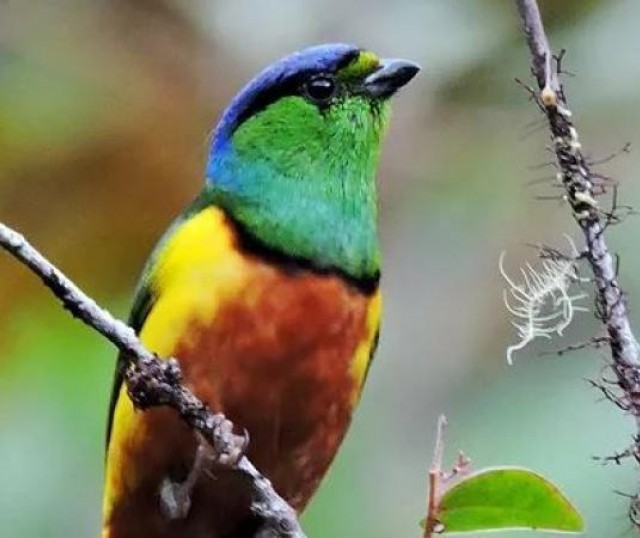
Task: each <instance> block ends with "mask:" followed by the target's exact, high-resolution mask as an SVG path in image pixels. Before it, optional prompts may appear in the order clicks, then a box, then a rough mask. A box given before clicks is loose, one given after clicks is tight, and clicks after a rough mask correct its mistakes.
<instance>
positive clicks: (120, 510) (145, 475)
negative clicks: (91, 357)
mask: <svg viewBox="0 0 640 538" xmlns="http://www.w3.org/2000/svg"><path fill="white" fill-rule="evenodd" d="M419 69H420V68H419V66H418V65H417V64H416V63H414V62H411V61H408V60H402V59H383V58H380V57H379V56H378V55H376V54H375V53H374V52H372V51H370V50H368V49H365V48H361V47H358V46H355V45H350V44H343V43H335V44H323V45H316V46H311V47H308V48H305V49H302V50H300V51H297V52H294V53H292V54H289V55H288V56H285V57H284V58H282V59H280V60H278V61H276V62H275V63H273V64H271V65H269V66H268V67H266V68H265V69H264V70H263V71H261V72H260V73H259V74H258V75H257V76H256V77H255V78H253V79H252V80H251V81H250V82H248V84H247V85H246V86H245V87H244V88H243V89H242V90H241V91H240V92H239V93H238V94H237V95H236V97H235V98H233V99H232V101H231V103H230V104H229V106H228V108H226V110H225V111H224V113H223V114H222V116H221V119H220V121H219V123H218V125H217V127H216V128H215V130H214V132H213V136H212V139H211V144H210V149H209V152H208V155H207V160H206V166H205V171H204V176H205V177H204V182H203V183H204V184H203V187H202V190H201V192H200V193H199V194H198V195H197V196H196V197H195V199H194V201H193V202H192V203H191V204H190V205H189V206H188V207H187V208H186V209H185V210H184V211H183V212H182V214H181V215H179V216H178V217H177V218H176V219H175V220H174V222H173V223H172V224H171V225H170V226H169V228H168V230H167V231H166V232H165V233H164V235H163V236H162V237H161V239H160V240H159V242H158V243H157V245H156V247H155V248H154V249H153V251H152V253H151V255H150V257H149V259H148V261H147V263H146V266H145V268H144V270H143V272H142V276H141V278H140V281H139V284H138V287H137V292H136V295H135V299H134V303H133V307H132V311H131V315H130V320H129V323H130V326H131V327H132V328H133V329H134V330H135V331H136V333H137V334H138V335H139V337H140V339H141V341H142V343H143V344H144V345H145V346H147V347H148V348H149V349H150V350H151V351H153V352H154V353H156V354H157V355H158V356H159V357H162V358H167V357H176V358H177V359H178V361H179V363H180V366H181V369H182V375H183V379H184V383H185V384H186V385H187V386H188V387H189V388H190V389H191V390H192V391H194V393H195V394H196V395H197V396H198V397H199V398H201V399H202V400H203V401H204V402H205V403H206V404H207V405H208V406H209V407H210V408H211V410H212V411H215V412H220V413H224V415H225V416H226V417H227V418H229V419H230V420H231V421H232V422H233V424H234V427H235V428H237V429H238V431H246V432H248V435H249V438H250V441H249V443H248V447H247V452H246V455H247V457H248V458H249V459H250V460H251V461H252V462H253V463H254V465H255V466H256V467H257V468H258V469H259V470H260V472H261V473H263V474H264V475H265V476H266V477H267V478H268V479H269V480H271V482H272V484H273V486H274V488H275V489H276V491H277V492H278V493H279V494H280V495H281V496H282V497H283V498H284V499H285V500H286V501H287V502H288V503H289V504H290V505H291V506H292V507H293V508H294V509H295V510H296V512H297V513H301V512H302V511H303V510H304V508H305V507H306V506H307V505H308V503H309V501H310V500H311V498H312V496H313V495H314V493H315V492H316V490H317V489H318V486H319V484H320V482H321V480H322V478H323V477H324V476H325V474H326V472H327V470H328V468H329V466H330V464H331V462H332V460H333V458H334V456H335V454H336V452H337V451H338V448H339V446H340V444H341V442H342V440H343V438H344V436H345V433H346V431H347V429H348V426H349V424H350V421H351V418H352V415H353V412H354V409H355V407H356V405H357V403H358V401H359V399H360V395H361V391H362V387H363V384H364V381H365V379H366V377H367V373H368V370H369V366H370V364H371V359H372V357H373V355H374V353H375V349H376V347H377V341H378V335H379V329H380V319H381V311H382V299H381V292H380V285H379V284H380V266H381V253H380V245H379V239H378V231H377V228H378V224H377V221H378V205H379V202H378V188H377V179H376V175H377V165H378V161H379V155H380V150H381V143H382V140H383V138H384V133H385V131H386V127H387V124H388V119H389V105H390V98H391V97H392V96H393V95H394V94H395V93H396V91H397V90H399V89H400V88H401V87H403V86H404V85H406V84H407V83H408V82H409V81H410V80H411V79H413V78H414V76H415V75H416V74H417V73H418V71H419ZM127 365H128V358H127V357H126V356H125V355H123V354H121V355H120V356H119V357H118V362H117V366H116V371H115V376H114V382H113V391H112V398H111V405H110V408H109V418H108V427H107V430H108V431H107V448H106V463H105V483H104V496H103V524H102V538H142V537H144V538H167V537H172V538H205V537H206V538H239V537H245V536H247V537H250V536H253V533H254V532H256V529H258V528H259V521H258V520H257V516H255V515H254V514H252V513H250V510H249V509H248V507H249V506H250V501H251V497H250V495H251V493H250V487H249V486H250V485H249V484H247V478H246V476H243V475H242V473H240V472H239V471H234V470H232V469H228V468H215V467H213V468H211V469H205V470H204V471H203V472H202V473H201V474H200V475H198V476H197V477H196V479H195V483H194V485H193V488H192V490H191V493H190V497H189V505H188V509H187V510H184V511H183V513H180V514H168V513H167V510H166V507H165V509H163V502H162V499H163V487H164V485H166V484H167V483H169V484H180V483H182V482H184V481H185V480H186V477H188V476H189V473H190V470H191V469H192V468H193V466H194V462H195V458H196V452H197V449H198V439H197V438H196V436H195V434H194V432H193V431H192V430H191V429H190V428H189V427H188V426H186V425H185V424H184V423H183V422H182V421H181V420H180V418H179V416H178V415H177V413H175V412H174V411H173V410H171V409H168V408H153V409H149V410H145V411H138V410H136V409H135V408H134V406H133V404H132V402H131V400H130V398H129V396H128V394H127V390H126V387H125V386H124V385H123V377H124V373H125V370H126V368H127ZM167 481H168V482H167Z"/></svg>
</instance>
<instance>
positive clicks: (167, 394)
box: [0, 223, 305, 538]
mask: <svg viewBox="0 0 640 538" xmlns="http://www.w3.org/2000/svg"><path fill="white" fill-rule="evenodd" d="M0 246H1V247H2V248H3V249H4V250H6V251H7V252H8V253H9V254H11V255H12V256H13V257H14V258H16V259H17V260H18V261H20V262H21V263H23V264H24V265H26V266H27V267H29V269H31V271H32V272H34V273H35V274H36V275H37V276H38V277H39V278H40V280H42V282H43V283H44V285H45V286H46V287H47V288H49V289H50V290H51V292H52V293H53V294H54V295H55V296H56V297H57V298H58V299H59V300H60V301H61V303H62V305H63V307H64V308H65V309H66V310H68V311H69V312H70V313H71V315H72V316H74V317H76V318H78V319H79V320H81V321H82V322H83V323H85V324H86V325H88V326H90V327H92V328H93V329H95V330H96V331H98V332H99V333H100V334H102V335H103V336H104V337H106V338H107V339H108V340H109V341H110V342H111V343H112V344H114V345H115V346H116V347H117V348H118V349H120V351H122V352H123V353H125V354H126V355H127V356H128V357H129V358H130V366H129V368H128V369H127V371H126V372H125V382H126V385H127V389H128V392H129V396H130V398H131V400H132V402H133V403H134V405H135V406H136V407H137V408H138V409H147V408H150V407H157V406H162V405H166V406H169V407H171V408H172V409H174V410H175V411H176V412H177V413H178V414H179V416H180V418H181V419H182V420H183V421H184V422H185V423H187V424H188V425H189V426H190V427H191V428H192V429H193V430H194V432H197V433H198V434H200V436H201V437H202V438H203V439H204V440H206V441H207V443H209V445H210V446H211V449H212V451H213V453H214V455H215V459H216V460H217V462H218V463H220V464H222V465H228V466H230V467H232V468H234V469H236V470H238V471H240V472H243V473H245V474H247V475H249V476H250V477H251V480H252V484H253V500H252V505H251V509H252V511H253V513H254V514H256V515H257V516H259V517H260V518H261V520H262V521H263V525H262V528H261V530H260V532H259V535H260V536H264V537H267V536H269V537H273V538H276V537H283V538H304V536H305V535H304V533H303V531H302V529H301V527H300V524H299V523H298V519H297V516H296V513H295V511H294V510H293V508H291V507H290V506H289V505H288V504H287V503H286V501H285V500H284V499H282V497H280V496H279V495H278V494H277V493H276V491H275V489H274V488H273V486H272V485H271V483H270V482H269V480H267V479H266V478H265V477H264V476H263V475H262V474H261V473H260V472H259V471H258V470H257V469H256V468H255V466H254V465H253V464H252V463H251V462H250V461H249V459H248V458H247V457H246V456H245V455H244V454H243V451H244V448H245V444H246V442H245V438H244V437H242V436H237V435H234V434H233V432H232V425H231V423H230V422H229V421H228V420H227V419H226V418H225V417H224V415H222V414H216V413H213V412H212V411H211V410H210V409H209V408H208V407H207V406H206V405H205V404H204V403H203V402H202V401H200V400H199V399H198V398H197V397H196V396H195V395H194V394H193V393H192V392H191V391H190V390H189V389H188V388H186V387H185V386H184V385H182V377H181V373H180V366H179V363H178V361H177V360H176V359H173V358H171V359H168V360H160V359H159V358H158V357H157V356H156V355H155V354H153V353H151V352H150V351H149V350H148V349H146V348H145V347H144V346H143V345H142V343H141V342H140V340H139V339H138V337H137V336H136V334H135V332H134V331H133V329H131V327H129V326H128V325H126V324H125V323H123V322H122V321H120V320H118V319H116V318H114V317H113V316H112V315H111V314H110V313H109V312H107V311H106V310H104V309H103V308H101V307H100V306H98V304H97V303H96V302H95V301H94V300H93V299H91V298H90V297H89V296H87V295H86V294H85V293H84V292H83V291H82V290H81V289H80V288H78V286H76V285H75V284H74V283H73V282H72V281H71V280H70V279H69V278H68V277H66V276H65V275H64V274H63V273H62V272H61V271H60V270H59V269H58V268H56V267H55V266H54V265H53V264H52V263H51V262H49V261H48V260H47V259H46V258H45V257H44V256H43V255H42V254H40V253H39V252H38V251H37V250H36V249H35V248H34V247H33V246H32V245H31V244H29V242H28V241H27V240H26V239H25V238H24V236H22V235H21V234H20V233H18V232H16V231H15V230H13V229H11V228H9V227H8V226H6V225H4V224H2V223H0Z"/></svg>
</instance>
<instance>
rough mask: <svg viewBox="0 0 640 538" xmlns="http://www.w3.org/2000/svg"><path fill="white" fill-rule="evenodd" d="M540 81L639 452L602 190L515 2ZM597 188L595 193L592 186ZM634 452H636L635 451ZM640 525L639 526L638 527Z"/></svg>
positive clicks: (535, 36) (637, 355)
mask: <svg viewBox="0 0 640 538" xmlns="http://www.w3.org/2000/svg"><path fill="white" fill-rule="evenodd" d="M516 4H517V7H518V11H519V13H520V18H521V19H522V23H523V27H524V33H525V36H526V41H527V44H528V46H529V51H530V53H531V58H532V72H533V75H534V76H535V78H536V80H537V82H538V89H539V92H536V98H537V101H538V105H539V107H540V108H541V109H542V110H543V112H544V114H545V115H546V117H547V120H548V125H549V130H550V132H551V138H552V142H553V149H554V152H555V156H556V160H557V166H558V171H559V173H560V176H561V177H560V179H561V181H562V184H563V186H564V189H565V195H566V199H567V201H568V202H569V205H570V207H571V210H572V212H573V216H574V218H575V220H576V222H577V223H578V225H579V226H580V229H581V230H582V232H583V235H584V239H585V253H584V256H585V258H586V259H587V261H588V263H589V265H590V267H591V270H592V272H593V278H594V283H595V286H596V298H597V301H596V303H597V308H596V314H597V316H598V317H599V318H600V320H601V321H602V323H603V324H604V326H605V328H606V331H607V335H608V343H609V346H610V349H611V358H612V364H611V367H612V369H613V371H614V372H615V375H616V382H617V384H618V386H619V388H620V389H621V392H622V400H624V403H625V406H626V408H627V409H628V410H629V412H630V413H631V414H632V415H633V416H634V418H635V421H636V427H637V431H638V434H637V435H636V440H635V441H634V443H635V444H636V448H640V350H639V348H638V342H637V340H636V338H635V336H634V334H633V331H632V329H631V324H630V323H629V317H628V312H627V305H626V302H625V297H624V293H623V291H622V289H621V288H620V285H619V283H618V277H617V271H616V263H615V262H614V256H612V254H611V251H610V250H609V248H608V247H607V243H606V241H605V233H604V232H605V229H606V227H607V223H608V222H607V216H606V214H603V212H602V211H601V210H600V209H599V208H598V203H597V200H595V195H596V194H597V193H598V192H602V190H603V189H604V187H605V186H603V185H602V180H601V178H600V177H599V176H598V175H597V174H595V173H594V172H593V171H592V170H591V166H590V163H589V162H588V160H587V159H586V158H585V156H584V153H583V151H582V146H581V144H580V141H579V138H578V132H577V131H576V128H575V126H574V123H573V120H572V116H571V112H570V110H569V107H568V105H567V101H566V96H565V93H564V89H563V87H562V84H561V82H560V80H559V77H558V73H559V72H560V66H559V63H560V59H559V58H557V57H556V58H554V56H553V55H552V53H551V49H550V47H549V42H548V39H547V36H546V34H545V31H544V26H543V24H542V19H541V17H540V10H539V8H538V5H537V2H536V0H516ZM598 186H599V187H600V189H599V190H595V188H596V187H598ZM636 453H637V452H636ZM639 526H640V525H639Z"/></svg>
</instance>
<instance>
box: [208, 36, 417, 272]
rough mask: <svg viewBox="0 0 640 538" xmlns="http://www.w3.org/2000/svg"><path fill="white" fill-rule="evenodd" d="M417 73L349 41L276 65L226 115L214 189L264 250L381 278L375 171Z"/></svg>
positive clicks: (213, 155)
mask: <svg viewBox="0 0 640 538" xmlns="http://www.w3.org/2000/svg"><path fill="white" fill-rule="evenodd" d="M418 70H419V68H418V66H417V65H416V64H414V63H412V62H408V61H405V60H383V59H380V58H378V56H376V55H375V54H374V53H372V52H370V51H367V50H363V49H360V48H358V47H355V46H351V45H344V44H332V45H321V46H316V47H311V48H308V49H305V50H302V51H300V52H296V53H294V54H291V55H289V56H287V57H285V58H283V59H281V60H279V61H278V62H276V63H274V64H272V65H270V66H269V67H267V68H266V69H265V70H264V71H262V72H261V73H259V74H258V75H257V76H256V77H255V78H254V79H253V80H252V81H251V82H249V83H248V84H247V86H245V88H244V89H243V90H242V91H241V92H240V93H239V94H238V95H237V96H236V97H235V98H234V99H233V101H232V102H231V104H230V105H229V107H228V108H227V110H226V111H225V113H224V114H223V116H222V119H221V120H220V123H219V124H218V127H217V128H216V131H215V134H214V138H213V142H212V146H211V151H210V155H209V161H208V164H207V189H208V190H210V191H211V192H212V193H213V194H214V200H215V202H216V203H218V204H220V205H222V206H223V207H224V208H225V209H226V210H227V211H228V212H229V214H230V215H231V216H232V217H233V218H234V219H235V220H236V221H237V222H238V224H239V225H240V226H241V227H243V228H244V229H245V230H246V231H247V232H248V233H250V234H251V235H252V236H253V237H254V238H255V239H257V240H258V241H259V242H261V243H263V244H264V246H266V247H268V248H271V249H273V250H275V251H278V252H279V253H281V254H286V255H290V256H291V257H294V258H298V259H301V260H304V261H309V262H311V263H312V264H314V265H315V266H317V267H319V268H328V269H337V270H339V271H342V272H343V273H345V274H346V275H347V276H349V277H352V278H355V279H360V278H364V279H366V278H374V277H375V278H377V274H378V272H379V253H378V246H377V239H376V217H377V194H376V186H375V170H376V165H377V161H378V155H379V148H380V142H381V138H382V134H383V133H384V130H385V125H386V121H387V117H388V101H389V98H390V97H391V96H392V95H393V94H394V93H395V92H396V90H398V89H399V88H400V87H402V86H404V85H405V84H406V83H407V82H409V81H410V80H411V79H412V78H413V77H414V76H415V75H416V73H417V72H418Z"/></svg>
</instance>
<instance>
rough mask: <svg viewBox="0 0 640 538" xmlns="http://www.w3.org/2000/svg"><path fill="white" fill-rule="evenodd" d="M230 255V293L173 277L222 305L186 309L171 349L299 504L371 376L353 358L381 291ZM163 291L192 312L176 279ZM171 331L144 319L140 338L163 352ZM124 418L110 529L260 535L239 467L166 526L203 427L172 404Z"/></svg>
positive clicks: (112, 477)
mask: <svg viewBox="0 0 640 538" xmlns="http://www.w3.org/2000/svg"><path fill="white" fill-rule="evenodd" d="M225 226H229V225H228V223H225ZM229 255H230V256H233V257H234V260H235V261H234V262H233V263H234V264H238V263H239V264H240V265H239V266H238V268H237V270H236V271H234V272H233V274H234V275H235V276H233V278H236V277H237V275H238V274H241V275H242V277H241V279H240V280H237V279H236V280H234V281H233V284H232V285H230V287H231V288H233V292H232V293H221V292H220V290H218V289H217V288H218V287H219V286H220V285H221V284H220V282H218V283H216V284H215V285H214V286H211V285H208V284H206V282H208V281H207V278H203V275H202V271H204V270H205V269H204V268H201V271H195V273H193V272H192V273H191V275H190V276H189V275H186V276H185V278H178V279H174V280H172V281H171V282H172V283H171V284H170V286H184V285H185V284H186V283H188V284H189V285H194V284H195V283H197V284H199V285H201V289H200V290H199V293H198V297H199V300H200V301H203V304H206V302H207V301H210V302H211V304H215V307H214V308H212V309H211V310H210V311H209V315H206V313H205V312H206V310H203V308H201V306H199V307H198V308H194V312H196V313H194V315H193V316H190V315H189V314H188V312H180V313H176V320H175V322H176V324H178V325H179V326H180V327H181V334H180V335H179V337H177V338H175V339H174V344H173V346H172V347H173V349H163V350H162V353H164V354H169V353H171V354H173V355H175V356H176V357H178V358H179V360H180V362H181V364H182V366H183V370H184V373H185V378H186V380H187V382H188V383H189V385H190V386H191V387H192V388H193V389H194V390H195V392H196V394H198V396H200V397H201V398H202V399H203V400H204V401H206V402H207V403H208V404H209V405H210V406H211V407H212V408H213V409H214V410H216V411H222V412H224V413H225V414H226V415H227V416H228V417H229V418H230V419H231V420H232V421H233V422H234V423H235V424H236V426H237V427H239V428H246V430H247V431H248V432H249V434H250V437H251V442H250V445H249V452H248V455H249V457H250V458H251V460H252V461H253V462H254V463H255V464H256V465H257V467H258V468H259V469H260V470H261V471H262V472H263V473H265V474H266V475H267V476H268V477H269V478H270V479H271V480H272V482H273V484H274V486H275V487H276V489H277V490H278V492H279V493H280V494H282V495H283V496H284V497H285V498H286V499H287V500H288V501H289V502H290V503H291V504H292V505H293V506H294V507H295V508H296V509H297V510H299V511H300V510H302V509H303V508H304V506H305V505H306V504H307V502H308V501H309V499H310V497H311V496H312V494H313V493H314V492H315V490H316V488H317V487H318V485H319V482H320V480H321V479H322V477H323V476H324V474H325V473H326V471H327V468H328V466H329V465H330V463H331V461H332V459H333V457H334V455H335V453H336V451H337V449H338V446H339V444H340V442H341V440H342V438H343V436H344V434H345V432H346V429H347V427H348V425H349V422H350V418H351V413H352V408H353V403H354V401H355V400H356V399H357V397H354V396H357V394H358V393H359V390H360V386H359V384H360V382H361V379H362V375H361V373H358V372H354V357H355V356H357V355H358V353H363V352H366V353H367V355H368V354H369V352H370V348H371V346H372V343H373V340H374V337H375V331H376V330H377V322H378V320H377V315H378V314H377V310H378V308H379V307H378V306H377V303H378V300H379V298H378V297H377V296H376V295H373V296H370V295H365V294H363V293H361V292H360V291H358V290H357V289H355V288H353V287H352V286H350V285H349V284H347V283H345V282H344V281H343V279H341V278H340V277H339V276H336V275H320V274H316V273H313V272H311V271H306V270H296V271H287V270H284V269H282V268H279V267H277V266H274V265H272V264H270V263H267V262H263V261H260V260H258V259H256V258H252V257H251V256H248V255H244V254H240V253H238V251H237V249H235V247H234V251H233V254H231V253H230V254H229ZM236 258H237V259H236ZM238 260H240V261H238ZM192 269H193V268H192ZM230 278H231V277H230ZM205 284H206V285H205ZM227 291H228V290H227ZM164 292H165V293H172V292H173V293H176V294H177V295H176V296H177V297H178V299H176V304H180V305H182V306H181V308H183V309H184V304H183V303H184V302H185V300H184V297H183V295H184V294H183V295H180V293H178V292H177V291H176V290H173V291H172V290H170V289H169V285H167V288H166V289H165V290H164ZM187 295H188V294H187ZM208 295H211V297H209V296H208ZM374 303H375V305H376V306H375V310H376V313H374V317H375V318H376V319H374V320H373V323H372V308H374V306H372V305H374ZM177 318H180V319H177ZM170 322H171V318H170V317H167V316H155V317H154V315H153V312H152V313H151V314H150V315H149V317H148V321H147V324H148V323H157V324H159V325H161V324H163V323H164V324H166V323H170ZM163 330H164V331H165V333H163V334H162V335H161V334H160V333H162V331H163ZM170 330H171V329H170V327H164V328H163V327H160V326H158V327H154V328H151V327H148V326H147V325H145V328H144V329H143V332H142V334H143V336H144V335H147V338H146V340H147V342H145V343H147V345H149V346H150V347H152V348H153V345H152V343H149V340H153V337H152V336H153V335H155V334H156V333H157V334H158V335H159V338H160V340H162V342H164V343H165V344H166V342H167V340H166V331H170ZM163 338H164V340H163ZM160 340H159V342H160ZM122 398H123V397H122V396H121V398H120V399H121V400H122ZM121 405H126V404H125V403H123V402H119V403H118V406H121ZM122 416H125V413H124V412H122V411H121V412H120V413H119V412H118V409H117V410H116V422H115V423H114V436H113V437H112V441H111V446H110V449H109V454H110V456H111V453H112V450H113V454H114V456H115V457H114V461H116V460H117V464H114V465H108V471H107V474H108V476H107V488H110V487H111V488H112V490H117V491H111V492H109V494H110V497H111V499H112V500H111V501H110V502H109V503H108V504H109V506H108V508H106V510H105V511H106V514H105V515H106V517H107V520H106V521H105V536H108V537H109V538H125V537H132V538H133V537H142V536H144V537H149V538H154V537H161V536H162V537H164V536H167V537H168V536H173V537H178V538H187V537H200V536H202V537H205V536H206V537H218V536H220V537H222V536H229V537H232V536H234V537H235V536H243V535H250V533H249V531H248V528H249V527H250V525H251V523H250V520H249V519H247V514H245V513H244V512H243V509H242V508H241V507H242V506H244V505H246V501H247V497H246V496H247V489H246V487H244V485H243V480H242V477H240V476H238V473H229V472H225V471H222V470H221V471H220V472H215V471H214V472H213V473H212V475H211V476H203V477H202V478H201V480H200V482H199V484H198V486H197V488H196V490H195V492H194V496H193V502H192V508H191V511H190V513H189V516H188V517H187V518H186V519H185V520H180V521H174V522H168V521H167V520H166V519H165V518H164V517H163V516H162V515H160V513H159V510H158V492H159V489H160V484H161V482H162V480H163V479H164V478H166V477H170V478H171V479H173V480H180V479H181V478H184V476H185V475H186V473H187V472H188V470H189V468H190V465H191V463H192V460H193V455H194V452H195V443H194V439H193V434H192V432H190V431H189V430H188V429H187V428H186V427H185V426H183V425H182V424H181V423H180V421H179V419H178V418H177V417H176V416H175V415H174V414H173V413H172V412H171V411H168V410H151V411H147V412H144V413H136V414H135V419H132V420H131V422H130V423H128V424H127V425H126V427H125V426H123V427H122V428H120V431H119V428H118V419H119V417H120V418H122ZM128 421H129V419H127V418H125V419H123V420H122V422H128ZM114 444H115V445H116V446H115V447H114V448H112V447H113V445H114ZM109 484H111V486H110V485H109ZM247 525H248V526H249V527H247Z"/></svg>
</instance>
